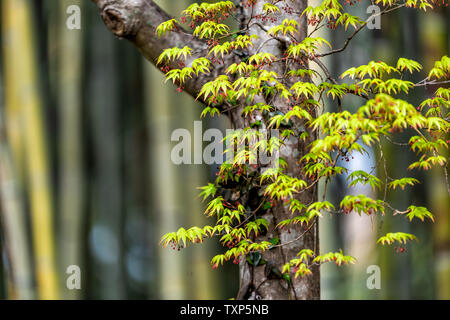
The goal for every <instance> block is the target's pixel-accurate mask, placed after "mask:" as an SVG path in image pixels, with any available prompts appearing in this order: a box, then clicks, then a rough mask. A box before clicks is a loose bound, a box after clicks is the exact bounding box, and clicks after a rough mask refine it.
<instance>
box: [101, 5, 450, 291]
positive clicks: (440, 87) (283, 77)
mask: <svg viewBox="0 0 450 320" xmlns="http://www.w3.org/2000/svg"><path fill="white" fill-rule="evenodd" d="M93 1H94V2H95V3H96V4H97V5H98V7H99V9H100V11H101V14H102V17H103V20H104V21H105V23H106V25H107V26H108V28H109V29H110V30H111V31H112V32H113V33H114V34H115V35H117V36H119V37H122V38H126V39H128V40H130V41H131V42H133V43H134V44H135V45H136V46H137V47H138V49H139V50H140V51H141V52H142V54H143V55H144V56H145V57H146V58H147V59H148V60H150V61H151V62H153V63H154V64H155V65H156V66H157V67H158V68H160V69H161V70H162V71H163V72H164V73H165V75H166V79H167V81H171V82H173V83H174V84H175V85H177V86H178V88H179V90H180V91H181V90H184V91H186V92H188V93H189V94H191V95H192V96H193V97H194V98H195V99H198V100H200V101H202V102H203V103H204V105H205V109H204V111H203V113H202V116H208V115H209V116H212V117H214V116H217V115H224V116H228V117H229V119H230V120H231V123H232V124H233V127H234V128H236V129H241V130H240V131H239V134H236V133H234V135H233V136H229V137H227V139H234V140H238V142H239V143H241V144H244V145H247V147H246V148H244V149H242V150H240V151H239V152H238V153H237V154H236V155H235V157H234V158H232V159H231V161H228V162H225V163H224V164H222V165H221V167H220V170H219V172H218V174H217V179H216V180H215V181H214V182H211V183H210V184H208V185H207V186H205V187H202V188H201V189H202V192H201V196H202V198H203V200H205V201H208V203H207V209H206V211H205V214H206V215H207V216H209V217H211V218H212V221H213V223H212V224H211V225H207V226H204V227H200V226H194V227H191V228H187V229H185V228H180V229H179V230H177V231H175V232H171V233H169V234H166V235H164V237H163V238H162V241H161V243H162V244H163V245H165V246H172V247H174V248H176V247H178V248H184V247H185V246H187V245H188V244H189V243H202V242H203V241H204V240H205V239H206V238H212V237H218V238H219V240H220V242H221V243H222V244H223V246H224V248H225V249H224V252H223V253H222V254H219V255H217V256H215V257H213V258H212V261H211V264H212V267H213V268H217V267H219V266H220V265H221V264H223V263H225V262H227V261H233V262H234V263H235V264H239V268H240V290H239V292H238V293H237V296H236V298H237V299H318V298H320V281H319V280H320V277H319V267H320V265H321V264H323V263H328V262H333V263H335V264H337V265H345V264H352V263H355V262H356V259H355V258H354V257H352V256H350V255H346V254H344V253H343V252H342V251H339V252H328V253H320V252H319V234H318V223H319V222H318V221H319V219H320V217H322V215H324V214H350V213H352V214H360V215H361V214H366V215H373V216H377V215H386V214H394V215H398V214H400V215H404V216H405V217H407V219H409V220H410V221H411V220H413V219H420V220H422V221H424V220H425V219H428V220H431V221H434V216H433V215H432V213H430V212H429V211H428V210H427V209H426V208H425V207H417V206H409V207H408V208H406V209H403V210H401V209H397V208H394V207H392V206H391V205H390V204H389V203H388V202H387V201H386V198H385V197H384V198H382V199H373V198H370V197H368V196H366V195H347V196H345V197H344V198H343V199H342V201H341V202H340V203H339V204H337V205H333V204H332V203H330V202H328V201H326V199H325V196H324V197H323V198H322V197H321V198H320V199H319V197H318V194H319V190H318V187H319V182H320V183H321V186H323V188H324V192H323V194H324V195H325V194H326V188H327V185H328V184H329V183H330V181H331V180H332V179H333V178H335V177H336V176H339V175H343V174H345V175H348V180H349V187H353V186H356V185H358V184H363V185H365V184H368V185H370V186H371V187H372V188H373V189H374V190H380V191H382V192H380V193H384V195H386V192H387V191H388V190H395V189H398V188H401V189H404V188H406V187H413V186H414V185H416V184H418V183H419V181H418V180H417V179H414V178H410V177H397V178H390V177H388V176H387V175H384V177H381V176H382V175H380V177H379V176H377V175H378V172H377V170H376V168H375V169H374V170H372V171H370V172H366V171H364V170H358V171H354V172H349V170H348V169H347V168H345V167H342V166H339V161H338V160H339V159H344V160H346V161H350V158H351V157H352V154H354V153H367V149H368V148H373V149H374V150H379V151H380V159H379V160H380V161H379V163H382V162H386V159H385V158H384V156H383V153H382V149H383V144H382V142H383V141H387V142H389V141H392V140H391V139H392V137H393V136H395V134H397V133H399V132H407V133H408V134H410V136H411V137H410V140H409V145H408V146H405V148H410V149H411V150H412V151H414V152H415V153H416V154H417V156H418V158H417V161H415V162H413V163H411V164H408V169H409V170H428V169H430V168H432V167H441V170H443V173H444V174H445V177H446V182H447V188H448V177H447V169H446V166H447V157H446V156H445V152H446V149H447V148H448V143H449V141H448V140H447V138H446V135H447V134H448V130H449V122H448V119H449V113H448V107H449V99H450V89H448V88H446V86H445V84H447V83H449V82H450V80H449V76H450V58H449V57H447V56H443V57H442V59H440V60H439V61H436V63H435V65H434V67H433V68H432V69H431V70H427V71H424V70H423V68H422V65H421V64H420V63H419V62H417V61H413V60H410V59H407V58H402V57H400V58H398V60H397V61H396V63H394V64H392V65H390V64H388V63H386V62H383V61H368V62H367V64H365V65H361V66H355V67H352V68H350V69H348V70H346V71H345V72H344V73H343V74H342V75H340V76H339V75H338V76H339V77H338V76H334V75H332V74H331V73H330V71H329V70H328V69H327V67H326V65H325V64H324V63H323V62H322V59H323V58H324V57H326V56H329V55H332V54H335V53H339V52H342V51H344V50H345V49H346V48H347V46H348V45H349V43H350V42H351V40H352V39H353V38H354V37H355V36H356V35H357V33H358V32H360V31H361V30H362V29H363V28H364V27H366V26H367V24H368V22H369V21H371V19H373V18H375V17H376V16H379V15H384V14H388V13H390V12H392V11H394V10H398V9H401V8H403V7H410V8H416V9H417V10H422V11H428V10H432V9H433V8H434V7H435V6H439V5H448V3H447V2H446V1H442V0H439V1H434V0H375V1H373V2H374V4H376V5H379V6H380V7H381V11H380V12H379V13H375V14H373V15H372V16H370V17H369V18H368V19H366V20H364V19H363V18H360V17H357V16H353V15H351V14H349V13H348V12H346V6H347V5H349V4H352V5H353V4H354V2H350V1H345V2H344V3H341V2H340V1H338V0H323V1H321V2H320V4H319V5H317V6H308V4H307V1H291V0H271V1H269V0H266V1H262V0H244V1H216V2H201V3H194V4H192V5H190V6H189V7H188V8H187V9H186V10H184V11H183V12H182V16H181V18H180V19H178V20H177V19H175V18H173V17H171V16H169V15H168V14H166V13H165V12H164V11H163V10H161V9H160V8H159V7H158V6H157V5H156V4H155V3H154V2H153V1H150V0H133V1H131V0H130V1H127V0H123V1H115V0H93ZM323 27H328V28H330V29H332V30H335V29H336V30H335V31H333V32H345V31H346V30H352V31H351V34H350V35H349V37H348V38H347V40H346V41H345V42H344V43H343V44H342V47H338V48H332V47H331V45H330V43H329V42H328V41H327V40H326V39H324V38H322V37H319V36H317V31H318V30H319V29H321V28H323ZM416 72H417V73H421V72H423V74H424V76H423V80H422V81H420V82H418V83H414V82H412V81H408V80H407V79H409V78H410V77H411V74H412V73H416ZM423 86H435V87H437V90H435V92H434V94H433V96H432V97H428V98H427V99H426V100H424V101H423V102H422V103H421V104H419V105H412V104H410V103H408V102H407V101H406V100H403V99H400V98H398V96H399V95H400V94H402V93H409V92H411V91H412V90H416V89H417V88H420V87H423ZM347 96H355V97H358V98H359V99H360V101H361V106H360V108H359V109H358V110H357V111H356V112H354V113H352V112H350V111H348V110H346V107H345V100H344V98H345V97H347ZM325 98H330V99H332V101H333V103H336V105H337V107H338V112H333V113H331V112H325V111H324V104H325ZM269 129H277V130H279V131H280V132H281V133H280V135H279V136H271V137H269V139H267V140H263V141H264V142H260V143H257V144H254V145H251V144H249V141H252V140H254V139H256V140H258V138H259V135H260V132H261V131H263V130H269ZM258 148H259V149H263V150H264V151H265V152H267V153H269V154H274V153H279V154H280V157H279V158H278V162H277V166H267V165H262V164H260V163H258V162H256V164H251V165H250V164H249V163H248V161H246V160H249V159H250V158H252V159H253V158H254V157H255V156H254V155H255V149H258ZM231 151H233V150H231ZM448 191H449V194H450V190H448ZM415 239H416V237H415V236H414V235H412V234H407V233H404V232H396V230H392V232H389V233H387V234H386V235H385V236H382V237H381V238H379V239H378V241H377V243H379V244H380V245H391V244H393V243H400V244H402V243H406V242H407V241H411V240H415Z"/></svg>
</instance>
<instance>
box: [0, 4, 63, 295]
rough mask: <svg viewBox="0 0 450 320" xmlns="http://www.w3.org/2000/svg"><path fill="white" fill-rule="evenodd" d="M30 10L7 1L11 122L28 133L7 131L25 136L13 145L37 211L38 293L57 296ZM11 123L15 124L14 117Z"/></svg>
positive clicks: (5, 23)
mask: <svg viewBox="0 0 450 320" xmlns="http://www.w3.org/2000/svg"><path fill="white" fill-rule="evenodd" d="M31 10H32V2H31V1H27V0H3V1H2V14H3V17H2V22H3V32H4V39H5V43H4V59H5V60H4V65H5V74H6V77H7V79H8V80H7V82H6V94H5V99H6V109H7V110H8V112H7V124H8V126H9V124H10V119H9V118H8V116H11V115H12V116H13V117H19V121H21V122H22V123H21V124H22V125H23V126H21V127H20V129H21V130H22V132H23V137H21V136H20V134H16V133H14V134H8V137H10V139H11V141H10V143H11V145H13V146H15V143H18V142H17V141H16V140H17V139H21V138H23V142H22V143H23V144H22V145H23V147H24V150H23V152H22V151H20V149H19V148H18V147H14V148H16V151H15V152H14V153H15V154H18V155H19V159H17V160H19V161H20V155H21V154H22V155H23V156H24V163H25V172H26V178H27V187H28V193H29V196H30V210H31V215H32V232H33V245H34V250H35V252H34V256H35V259H36V261H35V266H36V278H37V286H38V288H37V290H38V297H39V298H40V299H56V298H58V282H57V273H56V267H55V254H54V236H53V221H52V218H53V214H52V213H53V208H52V200H51V185H50V181H49V171H48V159H47V146H46V142H45V138H44V126H43V119H42V103H41V97H40V94H39V89H38V82H37V66H36V57H35V54H36V50H35V48H34V44H33V25H32V22H33V19H32V15H31ZM16 121H17V120H16ZM11 125H13V126H14V125H15V121H14V119H13V122H12V123H11ZM14 130H17V129H13V132H14ZM8 132H9V129H8ZM18 149H19V150H18ZM14 162H16V159H15V160H14Z"/></svg>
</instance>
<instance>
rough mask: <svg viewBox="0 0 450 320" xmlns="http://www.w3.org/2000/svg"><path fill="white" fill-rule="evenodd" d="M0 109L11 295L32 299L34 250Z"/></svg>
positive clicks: (2, 209) (0, 180)
mask: <svg viewBox="0 0 450 320" xmlns="http://www.w3.org/2000/svg"><path fill="white" fill-rule="evenodd" d="M1 111H2V110H0V213H1V215H2V216H1V222H2V227H3V231H4V249H5V251H6V252H5V254H6V255H7V258H8V262H9V274H8V298H10V299H23V300H28V299H33V297H34V295H33V271H32V267H31V261H30V257H31V249H30V247H29V245H28V239H27V230H26V223H25V220H26V219H25V212H24V210H23V205H22V201H23V199H22V198H21V194H20V193H19V186H18V184H19V183H18V181H17V178H15V176H14V173H15V172H16V170H15V168H13V163H12V161H11V155H10V152H9V148H8V145H7V141H6V137H5V134H4V132H5V130H3V129H4V128H3V122H4V121H3V115H2V112H1Z"/></svg>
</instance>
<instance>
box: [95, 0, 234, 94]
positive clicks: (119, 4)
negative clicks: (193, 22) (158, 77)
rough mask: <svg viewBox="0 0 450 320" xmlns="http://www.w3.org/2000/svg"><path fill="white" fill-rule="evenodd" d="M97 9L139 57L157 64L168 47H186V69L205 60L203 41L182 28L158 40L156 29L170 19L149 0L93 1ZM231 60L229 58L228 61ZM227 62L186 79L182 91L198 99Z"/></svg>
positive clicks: (204, 43)
mask: <svg viewBox="0 0 450 320" xmlns="http://www.w3.org/2000/svg"><path fill="white" fill-rule="evenodd" d="M92 1H93V2H94V3H95V4H96V5H97V7H98V8H99V10H100V13H101V17H102V19H103V21H104V23H105V25H106V26H107V27H108V29H109V30H110V31H111V32H112V33H113V34H115V35H116V36H117V37H119V38H123V39H127V40H129V41H130V42H132V43H133V44H134V45H135V46H136V47H137V49H138V50H139V51H140V52H141V53H142V55H143V56H144V57H145V58H146V59H147V60H149V61H150V62H152V63H153V64H155V65H156V61H157V60H158V57H159V56H160V54H161V53H162V52H163V51H164V50H165V49H168V48H173V47H181V48H182V47H184V46H188V47H189V48H191V49H192V56H191V57H188V59H187V61H186V66H190V64H191V63H192V61H193V60H195V59H196V58H199V57H205V56H206V55H207V51H208V45H207V44H206V42H204V41H201V40H199V39H197V38H195V37H194V36H192V34H190V33H188V32H186V31H184V30H183V29H182V28H181V27H178V28H177V29H176V30H173V31H172V32H170V34H167V35H166V36H164V37H161V38H159V37H158V35H157V34H156V28H157V27H158V26H159V25H160V24H161V23H163V22H165V21H167V20H170V19H172V17H171V16H170V15H168V14H167V13H166V12H165V11H164V10H162V9H161V8H160V7H159V6H158V5H157V4H155V3H154V2H153V1H152V0H92ZM228 59H229V60H231V59H232V56H230V57H229V58H228ZM228 64H229V63H227V62H226V63H225V64H223V65H220V66H214V65H213V66H211V68H212V69H211V73H209V74H207V75H205V74H202V75H199V76H198V77H196V78H193V79H187V80H186V82H185V83H184V84H183V89H184V90H185V91H186V92H188V93H189V94H190V95H192V96H193V97H194V98H196V97H197V95H198V93H199V92H200V89H201V88H202V86H203V84H205V83H206V82H208V81H211V80H213V79H215V78H216V77H217V75H218V74H220V73H224V71H223V69H224V68H225V66H227V65H228ZM169 67H171V68H179V66H178V63H177V62H172V63H171V64H169Z"/></svg>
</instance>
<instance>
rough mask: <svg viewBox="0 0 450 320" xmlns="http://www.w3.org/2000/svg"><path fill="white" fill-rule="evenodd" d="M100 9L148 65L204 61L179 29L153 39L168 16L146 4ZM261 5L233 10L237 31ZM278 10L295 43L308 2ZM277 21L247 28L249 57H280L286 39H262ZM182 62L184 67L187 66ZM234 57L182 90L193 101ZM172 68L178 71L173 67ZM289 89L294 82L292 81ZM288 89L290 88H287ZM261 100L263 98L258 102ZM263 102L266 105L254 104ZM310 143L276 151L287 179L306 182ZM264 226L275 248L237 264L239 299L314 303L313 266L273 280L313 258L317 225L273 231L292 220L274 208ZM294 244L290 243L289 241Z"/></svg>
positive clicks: (311, 197)
mask: <svg viewBox="0 0 450 320" xmlns="http://www.w3.org/2000/svg"><path fill="white" fill-rule="evenodd" d="M93 1H94V2H95V3H96V4H97V6H98V7H99V9H100V12H101V15H102V18H103V20H104V22H105V24H106V26H107V27H108V28H109V29H110V30H111V31H112V32H113V33H114V34H115V35H116V36H118V37H120V38H126V39H128V40H130V41H131V42H132V43H133V44H134V45H135V46H137V48H138V49H139V50H140V52H141V53H142V54H143V55H144V56H145V57H146V58H147V59H148V60H149V61H151V62H152V63H155V61H156V60H157V58H158V57H159V55H160V54H161V52H162V51H163V50H164V49H166V48H171V47H176V46H178V47H183V46H185V45H187V46H189V47H190V48H192V49H194V50H193V52H195V53H193V55H192V57H190V58H189V59H191V61H192V60H193V59H196V58H198V57H201V56H206V53H207V51H206V50H207V45H206V43H205V42H203V41H200V40H198V39H196V38H194V37H193V36H192V35H191V34H189V33H186V32H185V31H183V30H182V29H181V28H180V29H179V30H176V31H173V32H171V33H170V34H169V35H167V36H166V37H163V38H158V37H157V35H156V33H155V30H156V27H157V26H158V25H159V24H160V23H162V22H164V21H167V20H169V19H170V18H171V17H170V16H169V15H167V14H166V13H165V12H163V11H162V10H161V9H160V8H159V7H158V6H157V5H156V4H155V3H154V2H153V1H151V0H123V1H117V0H93ZM262 5H263V3H261V2H259V3H257V4H256V5H255V7H254V8H250V9H244V8H241V7H238V12H237V13H238V14H239V20H240V21H241V26H240V28H241V29H244V28H245V27H246V26H247V22H248V21H249V17H251V15H253V16H254V15H258V14H260V13H261V12H262ZM277 5H278V7H279V8H280V9H281V12H282V13H280V14H279V16H278V23H280V22H281V21H283V20H284V19H286V18H287V19H296V20H297V22H298V23H299V24H300V26H301V30H300V34H297V36H296V39H295V40H296V41H298V42H300V41H302V40H303V39H304V38H305V36H306V34H307V23H306V19H305V17H304V16H302V17H300V16H301V12H303V10H304V9H305V7H306V6H307V1H293V2H291V1H286V2H284V1H282V2H280V3H278V4H277ZM283 7H286V8H287V7H289V8H290V9H292V10H283V9H284V8H283ZM274 24H277V22H273V23H272V22H269V21H266V22H258V23H257V24H253V26H252V27H250V29H249V33H250V34H257V35H258V37H259V38H258V41H257V42H256V43H255V45H254V47H253V49H252V50H253V52H251V51H252V50H250V52H249V53H248V54H249V55H252V54H254V53H256V52H257V51H258V50H259V52H269V53H272V54H274V55H275V56H278V57H281V56H282V53H283V52H284V50H285V49H286V48H287V46H288V42H290V41H291V39H289V38H287V37H285V38H277V39H272V38H269V36H268V35H267V34H266V31H267V30H268V29H269V28H270V27H271V26H272V25H274ZM189 59H188V61H187V63H186V64H187V65H189V63H190V61H189ZM236 60H237V57H236V56H234V55H229V56H228V57H226V58H225V63H224V64H222V65H219V66H217V67H216V68H215V69H213V70H212V72H211V73H210V74H208V75H205V76H201V77H198V78H195V79H191V80H188V81H186V83H185V85H184V89H185V90H186V91H187V92H188V93H190V94H191V95H192V96H194V97H197V95H198V92H199V91H200V89H201V87H202V86H203V84H204V83H205V82H207V81H211V80H213V79H214V78H216V77H217V75H219V74H223V73H224V72H223V70H224V69H225V68H226V67H227V66H228V65H230V64H231V63H233V62H235V61H236ZM174 67H177V66H175V65H174ZM289 68H293V69H298V68H300V66H295V65H294V66H292V65H291V66H290V67H289ZM274 71H276V72H278V74H284V73H285V72H287V71H289V70H286V66H284V65H281V64H280V65H279V66H278V67H275V70H274ZM290 81H292V83H291V84H293V83H294V82H295V81H298V79H295V78H294V79H292V80H290ZM287 85H289V83H288V84H287ZM260 99H262V98H260ZM255 102H265V103H268V102H267V101H255ZM270 104H271V105H272V106H274V107H276V108H277V109H278V110H281V111H284V112H287V111H288V110H289V107H290V106H289V105H288V104H286V102H285V101H283V100H282V99H280V98H276V99H275V101H271V102H270ZM241 111H242V107H240V108H237V109H234V110H233V111H232V112H231V114H230V118H231V122H232V124H233V126H234V127H235V128H236V129H239V128H244V127H246V126H248V125H249V124H248V123H246V120H245V119H244V118H243V117H242V116H241ZM300 126H301V123H300V122H298V123H294V127H300ZM309 134H310V139H314V138H315V135H314V134H313V133H312V132H309ZM310 143H311V140H310V141H308V140H306V141H305V142H299V140H298V139H292V140H291V141H287V142H286V145H285V146H284V147H283V148H282V149H281V151H280V153H281V154H280V155H281V156H282V157H283V158H284V159H285V160H286V162H287V163H288V166H289V167H288V172H287V174H289V175H290V176H293V177H299V178H301V179H304V180H305V181H307V180H308V179H307V178H306V177H303V176H302V173H301V166H300V165H299V159H300V158H301V157H302V156H303V155H304V154H305V152H306V146H307V145H309V144H310ZM296 198H297V199H298V200H300V201H301V202H302V203H304V204H305V205H308V204H310V203H313V202H315V201H317V189H316V187H312V188H310V189H306V190H304V191H303V192H301V193H300V194H298V195H297V196H296ZM263 217H264V218H265V219H266V220H267V221H268V222H269V228H268V230H269V231H268V232H267V234H265V235H263V236H260V238H258V240H268V239H270V238H278V239H279V240H280V244H284V245H283V246H277V247H276V248H274V249H271V250H268V251H266V252H265V253H263V259H265V260H266V261H267V262H268V263H267V264H266V265H263V266H257V267H252V266H250V265H249V264H248V263H247V262H246V261H245V260H243V261H242V262H241V265H240V290H239V293H238V296H237V298H238V299H270V300H275V299H319V298H320V274H319V267H318V266H317V265H314V266H312V269H311V271H312V272H313V274H312V275H310V276H307V277H299V278H297V279H294V278H293V279H292V280H291V283H290V284H289V283H288V282H287V281H286V280H284V279H280V278H279V277H277V276H275V275H276V274H279V273H278V272H277V270H279V271H281V266H282V265H283V264H285V263H286V262H289V261H290V260H291V259H293V258H295V256H296V254H297V253H298V252H299V251H300V250H302V249H304V248H309V249H313V250H315V251H316V253H318V250H319V238H318V221H317V220H315V221H314V222H313V223H312V224H311V225H310V227H308V229H304V228H303V227H300V226H298V225H296V226H293V227H291V228H290V229H281V230H280V229H278V228H275V226H276V225H277V224H278V223H279V222H280V221H281V220H284V219H288V218H290V217H291V213H290V211H289V210H288V208H287V207H285V206H284V205H283V203H281V202H280V203H278V204H277V205H275V206H274V207H273V208H272V209H271V210H269V211H268V212H267V213H266V214H265V215H264V216H263ZM294 240H295V241H294Z"/></svg>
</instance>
